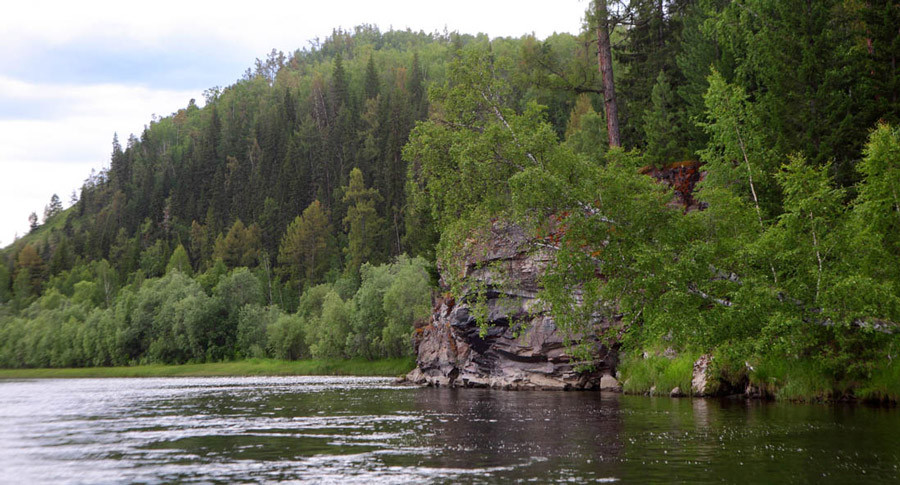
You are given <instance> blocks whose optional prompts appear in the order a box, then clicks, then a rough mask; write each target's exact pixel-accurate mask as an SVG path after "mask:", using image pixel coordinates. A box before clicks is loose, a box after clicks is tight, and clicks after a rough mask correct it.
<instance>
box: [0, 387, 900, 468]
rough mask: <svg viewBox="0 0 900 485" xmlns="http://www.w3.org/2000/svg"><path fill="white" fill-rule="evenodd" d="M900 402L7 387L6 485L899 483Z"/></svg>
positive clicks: (0, 414) (2, 427)
mask: <svg viewBox="0 0 900 485" xmlns="http://www.w3.org/2000/svg"><path fill="white" fill-rule="evenodd" d="M898 466H900V412H898V410H897V409H892V408H873V407H866V406H860V405H800V404H790V403H766V402H758V401H751V402H746V401H729V400H701V399H694V400H691V399H669V398H647V397H642V396H622V395H618V394H600V393H587V392H584V393H567V392H504V391H492V390H483V389H435V388H424V389H423V388H411V387H401V386H396V385H394V384H393V381H392V380H391V379H384V378H358V377H248V378H239V377H229V378H141V379H130V378H129V379H60V380H56V379H49V380H48V379H44V380H10V381H0V482H3V483H124V482H127V483H135V482H138V483H164V482H165V483H169V482H202V483H235V482H279V481H304V482H320V483H337V482H340V483H360V482H367V483H423V482H425V483H482V482H516V481H520V482H535V483H545V482H573V483H583V482H620V483H652V482H666V483H669V482H673V481H674V482H678V481H681V482H692V483H693V482H697V481H703V482H711V481H719V482H720V481H725V482H741V483H748V482H750V483H773V482H799V483H809V482H816V483H821V482H844V483H846V482H854V483H858V482H860V481H872V482H896V481H898V480H900V470H898Z"/></svg>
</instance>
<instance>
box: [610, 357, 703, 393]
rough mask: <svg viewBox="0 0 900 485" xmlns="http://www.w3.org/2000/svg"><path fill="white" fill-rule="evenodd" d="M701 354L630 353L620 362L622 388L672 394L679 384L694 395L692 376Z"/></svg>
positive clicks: (683, 390)
mask: <svg viewBox="0 0 900 485" xmlns="http://www.w3.org/2000/svg"><path fill="white" fill-rule="evenodd" d="M697 357H698V356H697V355H694V354H690V353H683V354H680V355H678V356H675V357H672V358H669V357H665V356H648V357H646V358H644V357H642V356H640V355H627V356H626V357H625V358H623V359H622V362H621V364H620V366H619V371H620V372H621V378H622V383H623V384H622V390H623V391H625V392H627V393H632V394H644V393H650V394H653V395H661V396H668V395H669V393H670V392H672V390H673V389H675V388H676V387H677V388H678V389H680V390H681V393H682V394H684V395H690V394H691V392H692V390H691V376H692V373H693V369H694V361H695V360H696V358H697Z"/></svg>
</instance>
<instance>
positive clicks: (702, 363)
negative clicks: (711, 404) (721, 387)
mask: <svg viewBox="0 0 900 485" xmlns="http://www.w3.org/2000/svg"><path fill="white" fill-rule="evenodd" d="M710 362H712V356H711V355H709V354H703V355H701V356H700V358H699V359H697V362H694V371H693V374H692V376H691V392H692V393H693V394H694V395H695V396H711V395H713V394H715V391H716V389H714V384H715V383H714V380H713V378H712V377H711V376H710V369H709V364H710Z"/></svg>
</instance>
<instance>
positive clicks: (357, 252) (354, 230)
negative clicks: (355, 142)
mask: <svg viewBox="0 0 900 485" xmlns="http://www.w3.org/2000/svg"><path fill="white" fill-rule="evenodd" d="M380 197H381V196H380V195H378V191H377V190H375V189H370V188H366V185H365V183H364V182H363V175H362V171H361V170H360V169H358V168H354V169H353V170H351V171H350V184H349V185H348V186H346V187H344V197H343V202H344V203H345V204H347V215H346V216H345V217H344V230H346V231H347V239H348V241H347V248H346V252H347V264H346V268H347V271H349V272H351V273H354V274H355V273H357V272H358V271H359V267H360V266H362V264H363V263H365V262H367V261H370V260H372V259H374V257H375V256H377V252H378V248H379V245H380V242H381V238H382V231H383V230H384V227H383V226H384V220H383V219H382V218H380V217H379V216H378V212H377V211H376V209H375V204H376V202H378V200H379V199H380Z"/></svg>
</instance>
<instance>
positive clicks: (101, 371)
mask: <svg viewBox="0 0 900 485" xmlns="http://www.w3.org/2000/svg"><path fill="white" fill-rule="evenodd" d="M413 367H415V360H414V359H413V358H412V357H403V358H396V359H381V360H364V359H350V360H337V359H336V360H298V361H286V360H273V359H249V360H240V361H234V362H216V363H207V364H183V365H136V366H128V367H84V368H68V369H48V368H44V369H0V379H32V378H61V377H215V376H311V375H342V376H390V377H393V376H399V375H402V374H405V373H407V372H409V371H411V370H412V369H413Z"/></svg>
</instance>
